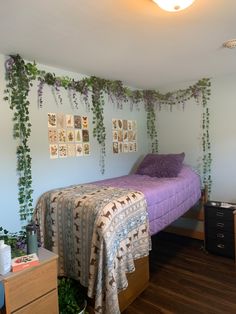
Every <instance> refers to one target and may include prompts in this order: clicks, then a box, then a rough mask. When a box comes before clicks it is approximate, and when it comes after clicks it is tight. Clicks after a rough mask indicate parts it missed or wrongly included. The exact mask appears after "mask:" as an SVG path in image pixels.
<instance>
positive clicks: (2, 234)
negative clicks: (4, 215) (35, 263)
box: [0, 227, 26, 258]
mask: <svg viewBox="0 0 236 314" xmlns="http://www.w3.org/2000/svg"><path fill="white" fill-rule="evenodd" d="M0 240H4V242H5V244H7V245H10V246H11V257H12V258H14V257H18V256H22V255H25V254H26V232H25V231H20V232H15V233H10V232H9V231H7V230H6V229H3V227H0Z"/></svg>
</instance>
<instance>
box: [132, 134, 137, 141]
mask: <svg viewBox="0 0 236 314" xmlns="http://www.w3.org/2000/svg"><path fill="white" fill-rule="evenodd" d="M136 134H137V133H136V131H133V140H132V141H133V142H135V141H136Z"/></svg>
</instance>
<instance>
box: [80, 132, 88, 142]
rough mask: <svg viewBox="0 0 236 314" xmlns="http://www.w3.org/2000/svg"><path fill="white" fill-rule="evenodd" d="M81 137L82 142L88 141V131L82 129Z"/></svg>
mask: <svg viewBox="0 0 236 314" xmlns="http://www.w3.org/2000/svg"><path fill="white" fill-rule="evenodd" d="M82 138H83V142H89V131H88V130H82Z"/></svg>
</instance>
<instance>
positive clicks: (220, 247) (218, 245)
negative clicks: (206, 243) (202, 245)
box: [217, 244, 225, 249]
mask: <svg viewBox="0 0 236 314" xmlns="http://www.w3.org/2000/svg"><path fill="white" fill-rule="evenodd" d="M217 247H218V248H219V249H224V248H225V246H224V244H217Z"/></svg>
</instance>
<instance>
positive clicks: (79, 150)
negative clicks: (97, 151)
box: [48, 113, 90, 159]
mask: <svg viewBox="0 0 236 314" xmlns="http://www.w3.org/2000/svg"><path fill="white" fill-rule="evenodd" d="M48 141H49V152H50V158H51V159H55V158H66V157H78V156H88V155H90V144H89V123H88V117H87V116H79V115H72V114H64V113H48Z"/></svg>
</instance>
